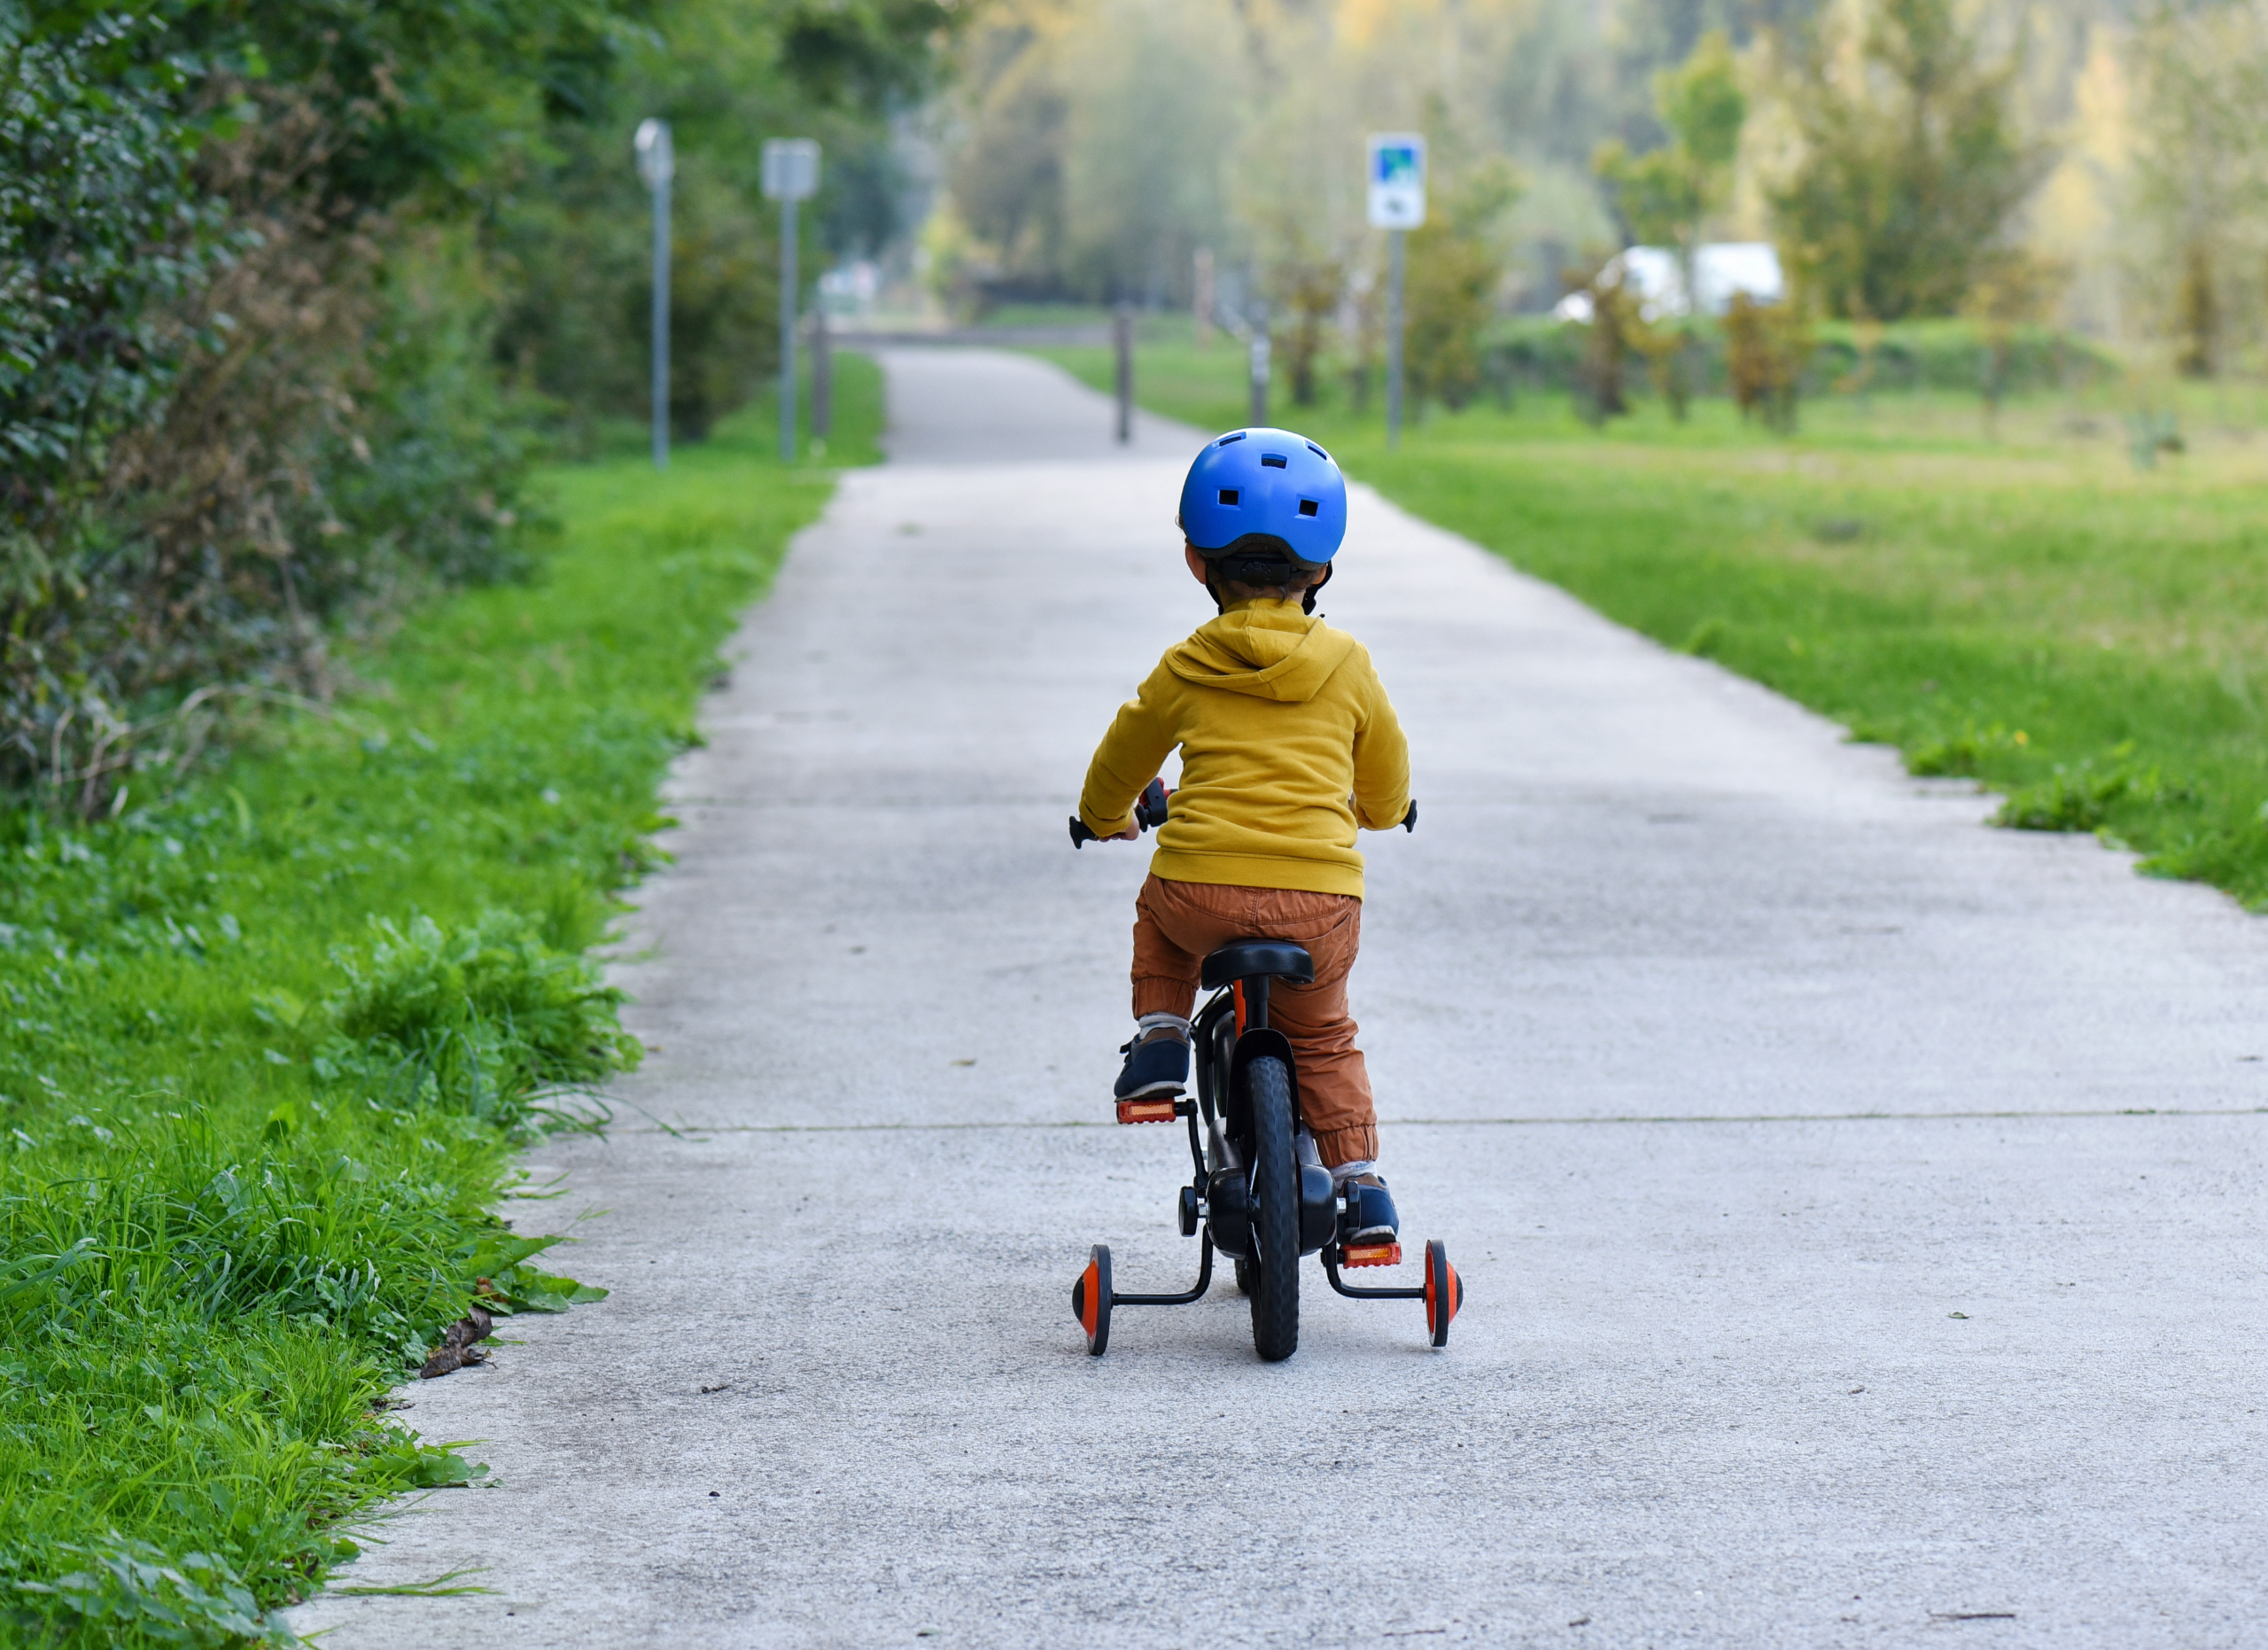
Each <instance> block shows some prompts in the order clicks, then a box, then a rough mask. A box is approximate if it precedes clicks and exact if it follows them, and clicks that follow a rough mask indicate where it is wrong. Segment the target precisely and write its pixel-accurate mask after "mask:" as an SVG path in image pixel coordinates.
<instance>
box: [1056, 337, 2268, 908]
mask: <svg viewBox="0 0 2268 1650" xmlns="http://www.w3.org/2000/svg"><path fill="white" fill-rule="evenodd" d="M1038 353H1041V354H1046V355H1048V356H1049V357H1050V358H1052V359H1054V360H1057V361H1060V362H1063V363H1064V364H1065V365H1067V366H1068V367H1069V368H1071V370H1073V371H1075V372H1076V373H1078V374H1079V375H1080V376H1081V377H1084V378H1085V379H1086V381H1088V382H1089V383H1091V384H1094V385H1097V386H1098V387H1105V386H1107V383H1108V373H1109V370H1110V363H1109V358H1108V354H1107V351H1103V350H1098V349H1057V350H1048V351H1043V352H1038ZM1137 384H1138V394H1139V395H1140V397H1141V399H1142V401H1144V403H1145V404H1146V405H1147V406H1149V407H1151V408H1153V409H1155V410H1157V411H1160V412H1163V413H1167V414H1169V415H1171V416H1177V417H1181V418H1184V419H1187V420H1189V421H1190V422H1192V423H1193V424H1198V425H1200V427H1204V428H1208V429H1220V428H1228V427H1231V426H1233V425H1236V424H1241V423H1243V422H1244V420H1245V417H1246V404H1245V391H1244V385H1243V372H1242V362H1241V354H1240V353H1239V350H1238V348H1237V346H1235V345H1233V344H1232V343H1227V342H1223V343H1216V346H1214V348H1213V349H1211V350H1210V351H1199V350H1197V349H1195V348H1193V347H1192V346H1190V345H1189V344H1188V343H1187V342H1185V341H1183V340H1179V339H1173V340H1169V341H1165V342H1161V343H1159V344H1155V345H1153V346H1149V347H1146V348H1145V349H1144V350H1143V351H1142V352H1141V354H1139V356H1138V362H1137ZM1281 387H1282V385H1281V378H1280V376H1279V379H1278V389H1279V391H1280V389H1281ZM1326 389H1327V391H1328V393H1327V394H1326V395H1325V397H1324V401H1323V404H1321V405H1320V406H1317V407H1316V408H1313V409H1298V408H1294V407H1292V406H1289V405H1287V404H1285V401H1283V400H1280V399H1279V400H1278V402H1277V403H1276V405H1275V407H1274V409H1273V414H1272V416H1274V417H1275V418H1276V419H1277V420H1278V422H1283V423H1289V424H1293V425H1294V426H1296V427H1298V428H1301V429H1302V430H1304V431H1306V432H1309V433H1310V434H1312V435H1313V436H1314V437H1315V438H1316V439H1317V440H1319V441H1321V442H1323V443H1324V445H1325V446H1327V447H1329V448H1331V449H1332V451H1333V452H1334V453H1335V454H1336V455H1338V456H1339V457H1340V459H1341V460H1342V461H1343V462H1344V463H1346V465H1347V467H1348V470H1349V471H1350V472H1352V473H1353V474H1355V475H1356V476H1358V477H1360V478H1362V479H1364V480H1367V481H1370V482H1372V483H1373V484H1375V485H1376V486H1379V489H1380V490H1381V491H1383V492H1384V493H1386V494H1387V495H1388V496H1389V497H1391V498H1393V499H1394V500H1395V501H1396V502H1399V503H1401V504H1402V505H1403V506H1405V507H1406V508H1408V509H1410V510H1413V511H1415V512H1416V513H1417V514H1418V515H1421V516H1423V517H1425V518H1427V519H1428V520H1431V521H1435V522H1438V523H1440V524H1441V525H1443V526H1447V527H1449V528H1453V529H1455V530H1456V531H1457V532H1459V533H1464V534H1465V535H1467V536H1468V537H1471V538H1472V539H1473V540H1475V541H1478V542H1479V543H1481V544H1483V545H1486V546H1487V547H1488V548H1489V549H1493V550H1495V551H1496V552H1497V553H1498V554H1500V555H1502V556H1505V557H1506V558H1507V559H1508V560H1509V561H1511V563H1513V564H1515V565H1517V566H1518V567H1520V568H1522V569H1524V570H1526V571H1527V572H1533V573H1535V574H1537V575H1539V576H1541V577H1542V578H1545V579H1549V580H1552V581H1553V582H1554V583H1557V584H1559V585H1561V586H1564V587H1565V588H1567V589H1568V590H1570V591H1572V592H1573V593H1574V594H1575V595H1578V596H1580V597H1581V598H1582V599H1583V600H1584V601H1586V602H1588V603H1590V604H1591V605H1592V606H1593V607H1595V608H1596V609H1598V610H1599V611H1601V612H1604V613H1605V614H1607V615H1608V616H1610V617H1612V618H1613V619H1618V620H1619V621H1621V622H1622V623H1624V624H1627V625H1630V626H1632V627H1635V628H1637V629H1639V630H1642V631H1643V632H1645V633H1646V634H1649V635H1651V636H1654V637H1656V638H1657V639H1658V640H1660V641H1662V642H1666V643H1668V644H1669V645H1671V646H1673V647H1680V648H1684V649H1687V650H1691V651H1694V652H1697V653H1704V654H1706V655H1708V656H1710V657H1712V658H1716V659H1719V660H1720V661H1722V662H1723V663H1724V664H1726V665H1728V666H1730V667H1731V668H1733V669H1735V670H1737V671H1740V672H1741V673H1744V674H1745V675H1748V676H1751V677H1753V678H1755V679H1756V680H1758V681H1762V682H1765V683H1767V684H1768V685H1769V686H1771V687H1773V688H1775V689H1778V690H1779V691H1781V692H1783V693H1785V694H1788V695H1789V696H1790V697H1793V698H1795V699H1798V700H1799V701H1801V702H1802V703H1804V704H1808V705H1811V706H1813V707H1814V708H1815V709H1817V710H1819V711H1821V712H1825V713H1826V714H1828V715H1829V716H1831V717H1834V718H1835V719H1836V720H1839V721H1842V722H1843V723H1845V725H1846V726H1848V727H1850V728H1852V730H1853V733H1854V735H1856V736H1858V737H1860V738H1863V739H1868V740H1879V741H1882V742H1884V743H1891V744H1894V745H1897V746H1898V747H1899V749H1900V750H1902V751H1904V752H1905V754H1906V759H1907V765H1908V766H1909V767H1911V768H1913V769H1914V771H1915V772H1917V773H1925V774H1967V775H1973V776H1974V777H1976V778H1977V779H1978V780H1980V781H1981V782H1984V783H1985V785H1987V786H1989V787H1991V788H1992V789H1993V790H1999V791H2002V792H2004V793H2006V794H2007V797H2008V803H2007V806H2006V807H2005V809H2004V811H2003V813H2002V814H2001V816H2000V818H2001V822H2002V823H2004V824H2008V825H2011V826H2016V827H2021V828H2026V829H2054V830H2093V831H2098V832H2100V833H2101V835H2102V836H2103V837H2105V838H2106V839H2108V840H2110V841H2113V842H2117V843H2122V844H2130V845H2132V847H2134V848H2136V849H2138V850H2140V851H2141V852H2142V853H2143V854H2144V855H2145V856H2146V860H2145V865H2146V868H2148V869H2149V870H2151V871H2153V872H2155V873H2158V874H2162V875H2166V876H2182V877H2191V878H2195V879H2198V880H2201V881H2204V882H2209V883H2214V884H2216V885H2217V886H2219V887H2221V888H2224V889H2226V890H2227V891H2230V892H2231V893H2233V894H2234V895H2236V896H2237V897H2238V898H2239V899H2242V900H2244V901H2245V902H2246V903H2247V904H2248V905H2250V906H2252V907H2263V906H2268V820H2264V817H2263V810H2264V804H2268V721H2264V715H2268V670H2264V668H2263V664H2262V662H2263V661H2264V660H2268V518H2264V516H2263V514H2262V510H2261V503H2260V501H2261V499H2262V496H2263V493H2262V484H2263V482H2264V480H2268V441H2264V440H2262V439H2261V438H2260V436H2259V434H2258V427H2259V424H2260V414H2261V411H2262V408H2261V406H2260V391H2259V389H2258V388H2257V387H2256V386H2241V387H2231V386H2212V385H2186V386H2181V387H2180V388H2179V392H2178V393H2177V392H2175V391H2173V390H2171V389H2167V388H2164V387H2163V386H2161V388H2160V389H2159V390H2158V391H2157V395H2158V398H2159V404H2160V405H2161V406H2163V405H2166V404H2169V401H2170V402H2171V404H2172V405H2173V406H2175V407H2177V408H2178V409H2179V412H2180V415H2181V424H2182V429H2183V433H2184V437H2185V440H2186V447H2187V450H2186V452H2184V453H2181V454H2179V455H2169V456H2167V457H2166V458H2164V459H2163V461H2162V462H2160V463H2158V464H2157V466H2156V467H2155V469H2152V470H2149V471H2137V470H2136V469H2135V468H2134V466H2133V464H2132V462H2131V460H2130V457H2129V453H2128V445H2127V440H2126V432H2125V427H2124V413H2125V412H2126V411H2128V410H2130V409H2131V407H2132V405H2134V404H2136V403H2137V401H2138V400H2139V397H2138V393H2137V392H2135V391H2132V389H2130V388H2128V387H2127V386H2124V385H2118V384H2116V383H2101V384H2097V385H2094V386H2093V387H2091V388H2090V389H2088V390H2086V391H2085V392H2084V393H2075V394H2073V395H2070V396H2058V397H2038V398H2027V399H2024V400H2022V401H2014V402H2011V403H2008V405H2006V406H2004V407H2003V409H2001V411H2000V415H1999V416H1998V418H1997V419H1996V420H1995V421H1994V422H1993V424H1992V425H1990V426H1988V424H1987V423H1986V420H1985V413H1984V409H1983V408H1982V406H1981V403H1980V402H1979V401H1978V400H1977V398H1976V397H1974V396H1961V395H1957V394H1953V393H1946V392H1914V393H1899V394H1890V393H1878V394H1875V395H1873V396H1871V397H1868V398H1865V399H1863V400H1862V399H1860V398H1859V397H1856V396H1830V397H1826V398H1821V399H1815V400H1814V401H1810V402H1807V403H1806V406H1805V408H1804V409H1803V413H1802V426H1801V430H1800V432H1799V433H1798V434H1797V435H1796V436H1795V437H1793V438H1792V439H1788V440H1781V439H1776V438H1775V437H1773V436H1772V435H1770V434H1769V433H1768V432H1766V431H1764V430H1762V429H1761V428H1760V427H1751V426H1749V425H1745V424H1743V423H1742V422H1741V421H1740V419H1739V418H1738V416H1736V413H1735V412H1734V411H1733V409H1731V408H1730V407H1729V405H1728V404H1727V403H1725V402H1723V401H1700V402H1697V403H1696V405H1695V408H1694V414H1693V417H1692V419H1691V421H1690V422H1689V423H1688V424H1682V425H1680V424H1673V423H1672V422H1671V421H1670V420H1669V418H1668V417H1667V416H1666V413H1665V411H1664V410H1663V409H1661V408H1660V407H1659V406H1658V405H1657V404H1653V403H1651V402H1643V401H1642V402H1641V403H1640V404H1639V409H1638V411H1637V413H1636V415H1635V416H1632V417H1630V418H1627V419H1618V420H1614V421H1612V422H1611V423H1609V424H1607V425H1606V426H1605V428H1604V430H1601V431H1596V432H1595V431H1593V430H1590V429H1588V428H1587V427H1586V426H1585V425H1584V424H1581V422H1580V421H1579V420H1578V419H1577V418H1576V417H1575V416H1574V414H1573V409H1572V408H1571V406H1570V404H1569V402H1568V401H1567V399H1566V398H1565V396H1561V395H1543V394H1536V395H1522V396H1519V397H1518V399H1517V400H1516V401H1515V404H1514V405H1513V407H1512V408H1511V409H1510V410H1508V411H1507V410H1503V409H1499V408H1497V407H1495V406H1493V405H1489V406H1484V407H1480V408H1475V409H1468V410H1467V411H1465V412H1464V413H1462V414H1457V415H1449V414H1445V413H1441V412H1440V411H1438V410H1436V411H1433V412H1431V413H1429V414H1428V415H1427V416H1425V417H1424V418H1423V419H1421V420H1419V421H1417V422H1416V423H1414V424H1412V425H1411V426H1410V428H1409V429H1408V430H1407V431H1406V432H1405V434H1404V439H1403V441H1402V447H1401V448H1400V450H1399V451H1395V452H1389V451H1387V450H1386V444H1385V440H1384V431H1383V428H1382V424H1383V417H1382V414H1381V412H1380V411H1379V409H1378V407H1377V405H1376V403H1375V402H1373V404H1372V406H1371V409H1369V411H1368V412H1367V414H1357V413H1356V412H1355V410H1354V409H1352V407H1351V406H1349V405H1348V393H1347V387H1346V385H1345V384H1344V383H1343V381H1340V380H1336V379H1333V380H1330V381H1327V383H1326ZM1357 549H1358V550H1359V547H1357ZM1348 570H1349V572H1355V573H1356V574H1357V576H1359V564H1358V563H1350V564H1348Z"/></svg>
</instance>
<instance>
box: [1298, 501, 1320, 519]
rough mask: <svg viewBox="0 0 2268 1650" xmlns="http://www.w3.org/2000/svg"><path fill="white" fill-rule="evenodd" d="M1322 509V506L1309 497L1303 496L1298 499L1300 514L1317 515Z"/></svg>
mask: <svg viewBox="0 0 2268 1650" xmlns="http://www.w3.org/2000/svg"><path fill="white" fill-rule="evenodd" d="M1322 510H1323V506H1322V505H1320V504H1318V503H1317V502H1315V501H1314V500H1313V499H1311V498H1303V499H1301V501H1300V514H1301V515H1302V516H1314V515H1319V514H1321V513H1322Z"/></svg>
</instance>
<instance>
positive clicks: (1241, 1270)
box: [1237, 1255, 1252, 1295]
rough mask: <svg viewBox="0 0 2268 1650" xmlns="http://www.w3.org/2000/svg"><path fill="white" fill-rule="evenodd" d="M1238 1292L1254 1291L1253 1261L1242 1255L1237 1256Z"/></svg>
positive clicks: (1242, 1293)
mask: <svg viewBox="0 0 2268 1650" xmlns="http://www.w3.org/2000/svg"><path fill="white" fill-rule="evenodd" d="M1237 1293H1238V1294H1239V1295H1249V1294H1251V1293H1252V1263H1251V1262H1250V1261H1248V1260H1247V1259H1245V1257H1243V1256H1241V1255H1239V1256H1238V1257H1237Z"/></svg>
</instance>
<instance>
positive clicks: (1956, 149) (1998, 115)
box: [1771, 0, 2047, 321]
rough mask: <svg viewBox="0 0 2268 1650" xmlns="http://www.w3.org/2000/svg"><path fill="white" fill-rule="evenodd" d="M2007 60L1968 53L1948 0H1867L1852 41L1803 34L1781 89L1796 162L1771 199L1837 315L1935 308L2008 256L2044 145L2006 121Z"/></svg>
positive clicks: (2010, 68)
mask: <svg viewBox="0 0 2268 1650" xmlns="http://www.w3.org/2000/svg"><path fill="white" fill-rule="evenodd" d="M2019 66H2020V56H2019V55H2018V54H2011V55H2010V56H2009V57H2008V58H2005V59H2003V60H2001V61H2000V62H1997V63H1986V62H1985V61H1984V60H1983V58H1982V55H1981V51H1980V48H1979V46H1978V44H1977V41H1976V39H1975V38H1974V37H1973V36H1972V35H1970V34H1969V33H1968V32H1967V31H1965V30H1964V29H1962V28H1961V26H1960V25H1959V23H1958V22H1957V21H1956V19H1955V18H1954V15H1953V0H1871V4H1869V5H1868V9H1867V11H1866V12H1865V13H1864V16H1863V22H1862V24H1861V26H1860V33H1859V35H1858V36H1857V38H1856V39H1855V40H1854V39H1851V38H1849V37H1847V36H1838V35H1836V34H1835V32H1834V31H1832V30H1831V29H1829V28H1828V27H1823V26H1822V27H1814V28H1813V29H1811V30H1810V31H1808V32H1807V34H1806V36H1805V38H1804V40H1803V42H1802V44H1801V49H1800V51H1799V52H1798V60H1797V62H1796V64H1795V65H1794V73H1793V74H1791V75H1790V77H1789V82H1790V83H1789V85H1788V88H1787V90H1786V99H1787V104H1788V108H1789V112H1790V115H1791V117H1792V119H1793V123H1794V127H1795V129H1796V132H1797V134H1798V138H1799V140H1800V144H1801V158H1800V160H1798V162H1797V164H1796V166H1795V168H1794V170H1793V171H1792V173H1791V174H1790V175H1789V176H1788V177H1787V178H1786V179H1785V181H1784V182H1783V184H1782V185H1781V186H1780V187H1779V188H1778V189H1776V190H1775V191H1772V196H1771V204H1772V210H1773V214H1774V217H1775V220H1776V222H1777V226H1778V230H1779V237H1780V241H1781V245H1782V247H1783V253H1785V254H1786V255H1787V256H1788V257H1789V258H1790V261H1791V262H1792V263H1793V265H1794V266H1795V269H1796V271H1797V273H1798V276H1799V278H1800V279H1801V280H1802V281H1803V282H1804V283H1805V284H1806V285H1807V286H1808V288H1809V289H1810V290H1811V291H1812V292H1814V294H1815V296H1816V298H1817V300H1818V301H1820V302H1821V304H1823V305H1824V306H1825V307H1827V309H1828V310H1829V312H1831V313H1833V314H1836V315H1848V316H1870V317H1872V318H1874V319H1876V320H1881V321H1896V320H1900V319H1903V318H1905V317H1906V316H1908V315H1949V314H1951V313H1953V311H1954V310H1955V309H1956V308H1957V307H1959V305H1960V303H1961V298H1962V295H1963V294H1964V293H1966V292H1968V290H1969V287H1970V286H1971V285H1972V284H1975V283H1976V282H1977V280H1978V279H1980V278H1981V277H1983V276H1985V274H1986V273H1987V272H1988V271H1990V270H1991V269H1992V268H1993V267H1994V266H1995V265H1997V264H1999V263H2000V262H2002V261H2005V260H2006V259H2008V257H2010V256H2011V255H2012V253H2013V248H2012V246H2011V244H2010V243H2011V236H2010V229H2011V224H2012V222H2013V220H2014V218H2015V216H2016V210H2017V208H2018V207H2019V206H2022V205H2023V201H2024V199H2025V198H2026V197H2027V196H2029V195H2030V194H2031V191H2032V188H2033V186H2034V185H2035V184H2036V183H2038V182H2039V179H2040V178H2041V177H2042V176H2043V175H2044V174H2045V168H2046V162H2047V154H2046V152H2045V151H2044V150H2042V149H2041V148H2040V147H2039V146H2037V145H2035V144H2029V143H2027V142H2026V141H2025V140H2024V139H2023V138H2022V137H2021V136H2019V135H2018V134H2017V132H2016V121H2015V115H2014V113H2013V101H2014V94H2015V87H2016V74H2017V70H2018V68H2019Z"/></svg>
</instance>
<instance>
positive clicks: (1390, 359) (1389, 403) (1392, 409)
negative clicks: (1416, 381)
mask: <svg viewBox="0 0 2268 1650" xmlns="http://www.w3.org/2000/svg"><path fill="white" fill-rule="evenodd" d="M1403 237H1404V232H1403V231H1402V230H1387V231H1386V446H1387V447H1389V448H1395V447H1400V446H1401V445H1402V240H1403Z"/></svg>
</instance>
